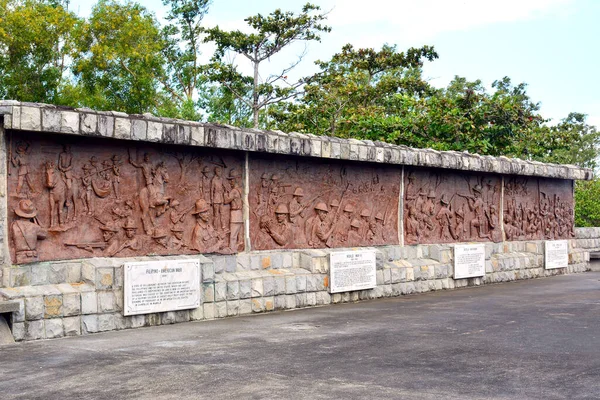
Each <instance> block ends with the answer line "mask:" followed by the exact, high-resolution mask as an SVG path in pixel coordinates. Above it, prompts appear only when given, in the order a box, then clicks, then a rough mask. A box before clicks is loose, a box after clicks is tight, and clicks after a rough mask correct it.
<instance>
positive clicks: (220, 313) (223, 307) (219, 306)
mask: <svg viewBox="0 0 600 400" xmlns="http://www.w3.org/2000/svg"><path fill="white" fill-rule="evenodd" d="M226 316H227V302H226V301H220V302H218V303H215V318H225V317H226Z"/></svg>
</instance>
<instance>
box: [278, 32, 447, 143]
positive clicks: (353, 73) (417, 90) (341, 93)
mask: <svg viewBox="0 0 600 400" xmlns="http://www.w3.org/2000/svg"><path fill="white" fill-rule="evenodd" d="M437 57H438V55H437V53H436V52H435V50H434V48H433V47H430V46H423V47H421V48H410V49H409V50H408V51H406V53H404V52H398V51H397V49H396V47H395V46H389V45H384V46H383V47H382V49H381V50H379V51H376V50H374V49H371V48H366V49H355V48H354V47H353V46H352V45H350V44H347V45H345V46H344V47H343V48H342V51H341V52H340V53H338V54H335V55H334V56H333V57H332V58H331V60H330V61H327V62H323V61H317V62H316V64H317V65H318V66H319V67H320V69H321V71H320V72H318V73H316V74H315V75H313V76H312V77H310V78H307V79H306V82H307V84H306V86H305V88H304V91H305V93H304V96H303V97H302V98H301V99H300V100H299V101H298V102H297V103H295V104H290V103H287V104H285V105H282V106H280V107H278V108H277V109H275V110H273V112H272V114H273V117H274V119H275V120H276V121H277V123H278V126H279V128H280V129H284V130H291V131H304V132H310V133H315V134H327V135H332V136H341V137H362V138H371V136H372V135H373V133H374V132H376V131H377V128H376V125H377V124H379V123H382V122H384V121H385V120H386V118H389V117H394V118H395V117H397V116H398V111H399V110H398V109H397V107H390V105H391V103H392V102H396V100H395V99H396V97H397V96H407V97H409V98H411V99H413V98H414V99H418V98H419V97H420V96H423V95H424V94H426V93H428V92H430V91H431V90H432V88H431V87H430V86H429V85H428V84H427V83H426V82H425V81H423V79H422V78H421V70H420V68H421V66H422V65H423V62H424V60H429V61H432V60H434V59H435V58H437ZM405 105H406V104H401V107H400V108H401V110H400V112H402V113H405V112H407V111H408V110H407V109H406V107H404V106H405ZM377 139H378V140H382V139H383V140H386V138H377Z"/></svg>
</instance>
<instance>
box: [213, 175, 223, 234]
mask: <svg viewBox="0 0 600 400" xmlns="http://www.w3.org/2000/svg"><path fill="white" fill-rule="evenodd" d="M222 174H223V168H221V167H219V166H217V167H215V175H214V176H213V178H212V181H211V183H210V193H211V195H210V198H211V203H212V206H213V224H214V225H215V227H217V228H218V229H226V228H225V226H223V218H222V211H223V200H224V195H225V185H224V184H223V178H222V177H221V175H222Z"/></svg>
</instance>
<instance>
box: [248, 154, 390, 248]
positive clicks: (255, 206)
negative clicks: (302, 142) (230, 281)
mask: <svg viewBox="0 0 600 400" xmlns="http://www.w3.org/2000/svg"><path fill="white" fill-rule="evenodd" d="M250 171H251V172H250V192H249V199H248V202H249V204H250V239H251V245H252V249H255V250H267V249H280V248H286V249H296V248H327V247H356V246H371V245H383V244H398V242H399V240H398V200H399V192H400V190H399V188H400V183H401V169H400V168H398V167H392V166H387V167H384V166H378V165H375V164H367V163H360V164H359V163H350V162H336V161H331V162H328V161H324V160H314V159H303V158H299V157H298V158H295V157H294V158H292V157H285V158H284V157H273V156H270V157H260V156H255V155H251V156H250Z"/></svg>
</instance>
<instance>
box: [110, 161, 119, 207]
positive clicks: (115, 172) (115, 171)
mask: <svg viewBox="0 0 600 400" xmlns="http://www.w3.org/2000/svg"><path fill="white" fill-rule="evenodd" d="M111 160H112V165H111V166H110V167H111V170H112V171H111V172H112V177H111V181H112V187H113V193H114V194H115V199H117V200H118V199H120V198H121V191H120V188H119V185H120V183H121V157H120V156H119V155H118V154H113V156H112V158H111Z"/></svg>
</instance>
